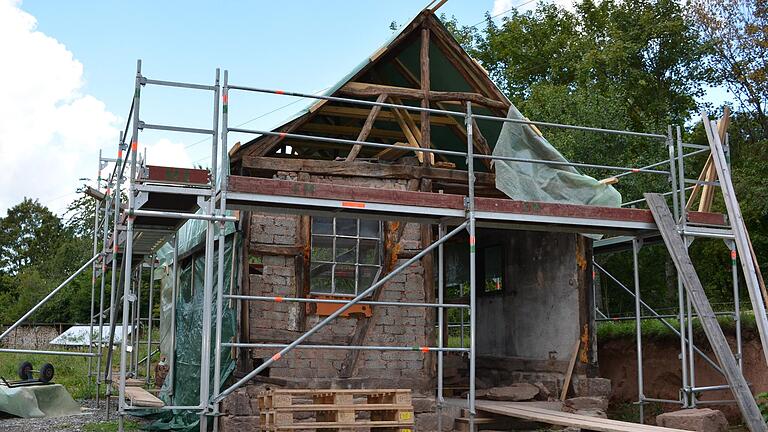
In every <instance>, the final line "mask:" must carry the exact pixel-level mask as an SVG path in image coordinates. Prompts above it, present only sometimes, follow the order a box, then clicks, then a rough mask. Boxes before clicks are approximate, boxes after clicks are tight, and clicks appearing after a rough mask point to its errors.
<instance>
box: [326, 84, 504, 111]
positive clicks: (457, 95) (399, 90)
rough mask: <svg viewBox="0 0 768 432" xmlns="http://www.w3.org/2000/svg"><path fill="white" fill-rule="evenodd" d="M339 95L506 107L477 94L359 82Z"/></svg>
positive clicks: (343, 89)
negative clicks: (460, 102) (459, 102)
mask: <svg viewBox="0 0 768 432" xmlns="http://www.w3.org/2000/svg"><path fill="white" fill-rule="evenodd" d="M339 92H340V93H343V94H346V95H348V96H356V97H372V96H379V95H381V94H384V93H386V94H389V95H390V96H396V97H402V98H406V99H416V100H422V99H424V97H425V95H426V97H428V98H429V100H431V101H435V102H441V101H446V102H447V101H462V102H466V101H470V102H472V103H476V104H478V105H482V106H486V107H488V108H495V109H506V108H507V107H508V105H507V104H505V103H504V102H500V101H497V100H494V99H491V98H488V97H485V96H483V95H481V94H479V93H470V92H457V91H434V90H430V91H429V92H423V91H422V90H421V89H414V88H408V87H396V86H389V85H383V84H371V83H361V82H350V83H347V84H346V85H344V86H343V87H342V88H341V89H339Z"/></svg>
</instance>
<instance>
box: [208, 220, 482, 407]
mask: <svg viewBox="0 0 768 432" xmlns="http://www.w3.org/2000/svg"><path fill="white" fill-rule="evenodd" d="M467 224H468V222H467V221H464V222H462V223H461V224H460V225H459V226H457V227H456V228H454V229H453V230H452V231H451V232H449V233H448V234H447V235H446V236H445V237H443V238H441V239H439V240H437V241H436V242H434V243H432V244H430V245H429V246H427V247H426V248H425V249H424V250H422V251H421V252H419V253H417V254H416V255H414V256H413V258H409V259H408V260H407V261H406V262H404V263H403V264H401V265H399V266H397V268H395V269H394V270H392V271H391V272H389V273H388V274H387V275H386V276H384V277H383V278H381V279H379V280H378V281H377V282H376V283H374V284H373V285H371V286H370V287H369V288H367V289H366V290H365V291H363V292H361V293H360V294H358V295H357V296H356V297H355V298H354V299H352V300H350V301H349V303H346V304H344V305H342V306H341V307H340V308H339V309H337V310H336V311H334V312H333V313H332V314H330V315H328V316H327V317H325V318H324V319H323V320H322V321H320V322H319V323H317V324H315V326H314V327H312V328H311V329H309V330H307V331H306V332H305V333H304V334H302V335H301V336H299V337H298V338H297V339H296V340H295V341H293V342H291V343H290V344H288V345H287V346H285V347H284V348H283V349H281V350H280V351H279V352H277V353H275V355H273V356H272V357H271V358H269V359H267V360H266V361H265V362H264V363H262V364H260V365H259V366H258V367H257V368H256V369H254V370H252V371H250V372H249V373H248V374H246V375H245V376H244V377H242V378H240V380H239V381H237V382H236V383H234V384H232V385H231V386H230V387H229V388H227V389H226V390H224V391H222V392H221V393H219V395H218V396H216V397H215V398H213V400H211V402H212V403H214V404H216V403H219V402H221V401H222V400H224V399H225V398H226V397H227V396H229V394H230V393H232V392H233V391H235V390H237V389H238V388H239V387H240V386H242V385H243V384H245V383H247V382H248V381H250V380H251V379H253V377H255V376H257V375H258V374H260V373H261V372H262V371H263V370H264V369H266V368H268V367H270V366H271V365H272V363H274V362H276V361H278V360H280V359H281V358H282V357H283V356H284V355H286V354H287V353H289V352H291V350H293V349H294V348H296V347H297V346H299V345H301V343H302V342H304V341H305V340H307V339H308V338H310V337H311V336H312V335H313V334H315V333H317V332H318V331H319V330H320V329H321V328H323V327H325V326H326V325H328V324H329V323H331V321H333V320H335V319H336V318H338V317H339V316H340V315H341V314H343V313H344V312H346V311H347V310H348V309H349V308H351V307H352V306H354V305H355V304H356V303H358V302H360V301H362V300H363V299H364V298H366V297H368V296H369V295H371V294H373V292H374V291H375V290H376V289H377V288H379V287H380V286H382V285H384V284H385V283H387V282H388V281H389V280H390V279H392V278H393V277H395V276H397V275H398V274H399V273H400V272H401V271H403V269H405V268H408V267H409V266H411V265H412V264H413V263H416V262H418V261H419V260H420V259H422V258H423V257H424V256H425V255H427V254H428V253H430V252H432V250H433V249H437V247H438V246H439V245H441V244H442V243H444V242H446V241H448V240H449V239H451V238H453V236H455V235H456V234H458V233H460V232H461V231H463V230H464V229H465V228H466V227H467Z"/></svg>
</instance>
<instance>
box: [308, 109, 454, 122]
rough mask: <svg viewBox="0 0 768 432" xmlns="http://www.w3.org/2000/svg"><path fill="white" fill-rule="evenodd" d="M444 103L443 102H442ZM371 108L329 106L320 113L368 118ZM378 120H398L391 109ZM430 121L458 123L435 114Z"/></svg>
mask: <svg viewBox="0 0 768 432" xmlns="http://www.w3.org/2000/svg"><path fill="white" fill-rule="evenodd" d="M440 105H442V104H440ZM368 113H370V110H368V109H365V108H351V107H340V106H327V107H324V108H323V109H322V111H320V113H319V114H320V115H322V116H328V117H346V118H354V119H366V118H368ZM408 115H409V117H411V119H413V120H414V121H415V120H417V119H418V118H419V115H418V114H416V113H413V112H409V113H408ZM376 121H387V122H391V123H395V122H397V119H396V118H395V115H394V114H393V113H392V112H389V111H381V112H380V113H379V115H378V116H377V117H376ZM430 122H431V123H432V124H435V125H441V126H450V125H454V124H456V122H455V121H454V118H453V117H450V116H438V115H433V116H431V117H430Z"/></svg>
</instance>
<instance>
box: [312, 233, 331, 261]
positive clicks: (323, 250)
mask: <svg viewBox="0 0 768 432" xmlns="http://www.w3.org/2000/svg"><path fill="white" fill-rule="evenodd" d="M311 261H312V262H315V261H326V262H333V237H323V236H312V257H311Z"/></svg>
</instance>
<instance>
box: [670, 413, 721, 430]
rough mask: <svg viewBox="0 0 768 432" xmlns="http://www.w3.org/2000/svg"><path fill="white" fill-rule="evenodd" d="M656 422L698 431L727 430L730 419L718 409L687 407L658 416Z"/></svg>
mask: <svg viewBox="0 0 768 432" xmlns="http://www.w3.org/2000/svg"><path fill="white" fill-rule="evenodd" d="M656 424H657V425H658V426H662V427H668V428H675V429H684V430H691V431H698V432H725V431H726V430H728V420H726V418H725V415H724V414H723V413H722V412H721V411H718V410H713V409H710V408H696V409H685V410H680V411H674V412H668V413H664V414H659V415H658V416H656Z"/></svg>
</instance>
